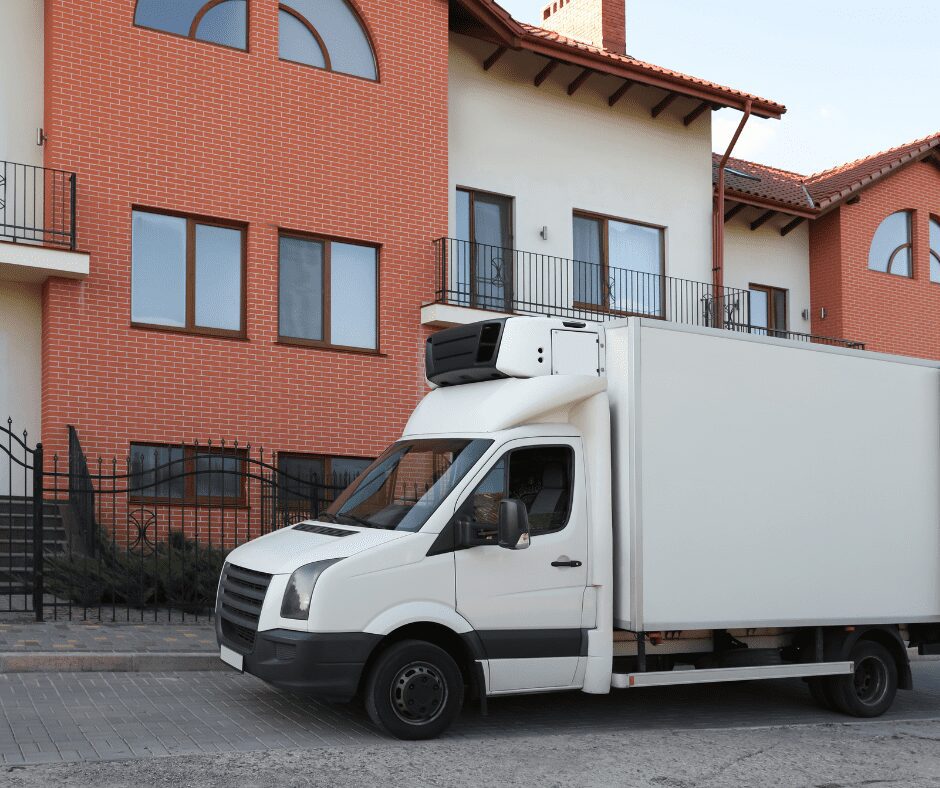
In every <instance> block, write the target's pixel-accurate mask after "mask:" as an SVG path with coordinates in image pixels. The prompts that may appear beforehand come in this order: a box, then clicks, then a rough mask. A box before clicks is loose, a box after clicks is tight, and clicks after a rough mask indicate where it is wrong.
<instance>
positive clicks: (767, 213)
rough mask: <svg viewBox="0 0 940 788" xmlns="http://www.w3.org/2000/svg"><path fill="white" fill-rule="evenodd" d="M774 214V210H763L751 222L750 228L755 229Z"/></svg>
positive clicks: (775, 213)
mask: <svg viewBox="0 0 940 788" xmlns="http://www.w3.org/2000/svg"><path fill="white" fill-rule="evenodd" d="M776 215H777V212H776V211H764V213H762V214H761V215H760V216H758V217H757V218H756V219H755V220H754V221H753V222H751V230H756V229H757V228H758V227H760V226H761V225H763V224H765V223H766V222H767V221H768V220H770V219H773V218H774V216H776Z"/></svg>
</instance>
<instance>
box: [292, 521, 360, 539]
mask: <svg viewBox="0 0 940 788" xmlns="http://www.w3.org/2000/svg"><path fill="white" fill-rule="evenodd" d="M294 530H295V531H306V532H307V533H308V534H322V535H323V536H352V535H353V534H357V533H359V532H358V531H346V530H344V529H342V528H328V527H327V526H325V525H317V524H316V523H300V524H299V525H295V526H294Z"/></svg>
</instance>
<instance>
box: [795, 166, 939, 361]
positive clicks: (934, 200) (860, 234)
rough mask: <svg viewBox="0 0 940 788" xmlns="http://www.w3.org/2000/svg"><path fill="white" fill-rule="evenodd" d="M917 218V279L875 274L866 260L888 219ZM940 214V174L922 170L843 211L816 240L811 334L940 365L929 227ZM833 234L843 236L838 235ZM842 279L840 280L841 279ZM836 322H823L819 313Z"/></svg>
mask: <svg viewBox="0 0 940 788" xmlns="http://www.w3.org/2000/svg"><path fill="white" fill-rule="evenodd" d="M900 210H913V211H914V217H913V232H912V236H913V244H914V265H913V277H912V278H910V279H908V278H906V277H901V276H895V275H892V274H885V273H880V272H877V271H871V270H869V268H868V252H869V248H870V246H871V241H872V237H873V236H874V234H875V230H877V229H878V225H879V224H881V221H882V220H883V219H884V218H885V217H886V216H888V215H889V214H891V213H893V212H895V211H900ZM931 214H933V215H935V216H936V215H938V214H940V169H938V168H937V167H936V166H934V165H933V164H927V163H923V162H918V163H914V164H911V165H909V166H907V167H905V168H903V169H902V170H900V171H899V172H897V173H896V174H894V175H891V176H890V177H888V178H885V179H884V180H882V181H880V182H879V183H877V184H875V185H874V186H872V187H871V188H869V189H867V190H866V191H864V192H862V193H861V199H860V200H859V202H858V203H856V204H855V205H842V207H840V208H839V216H838V217H831V218H830V217H826V218H824V219H822V220H818V221H817V222H816V223H815V225H814V226H813V228H812V229H811V232H810V248H811V251H810V254H811V260H812V262H811V266H812V280H813V281H812V288H813V293H812V298H813V311H814V321H813V330H814V331H816V332H819V333H823V334H833V330H835V329H838V330H837V333H836V334H834V335H836V336H843V337H846V338H849V339H856V340H860V341H862V342H865V345H866V347H867V349H869V350H877V351H882V352H886V353H900V354H903V355H907V356H919V357H923V358H933V359H940V331H938V330H937V326H938V325H940V284H938V283H936V282H931V281H930V258H929V248H930V247H929V220H930V216H931ZM833 228H838V229H836V230H835V231H833ZM835 272H838V275H837V276H836V275H835ZM820 306H827V307H830V315H831V317H830V318H827V319H826V320H824V321H820V320H819V315H818V313H819V307H820Z"/></svg>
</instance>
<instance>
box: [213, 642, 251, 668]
mask: <svg viewBox="0 0 940 788" xmlns="http://www.w3.org/2000/svg"><path fill="white" fill-rule="evenodd" d="M219 656H220V657H221V658H222V661H223V662H224V663H225V664H226V665H228V666H230V667H233V668H235V670H237V671H239V672H240V673H244V671H245V658H244V657H243V656H242V655H241V654H239V653H238V652H237V651H233V650H232V649H230V648H229V647H228V646H219Z"/></svg>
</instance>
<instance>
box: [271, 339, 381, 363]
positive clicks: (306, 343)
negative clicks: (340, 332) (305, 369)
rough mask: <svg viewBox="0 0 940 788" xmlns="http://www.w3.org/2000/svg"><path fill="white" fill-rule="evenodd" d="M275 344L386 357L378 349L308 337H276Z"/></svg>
mask: <svg viewBox="0 0 940 788" xmlns="http://www.w3.org/2000/svg"><path fill="white" fill-rule="evenodd" d="M274 344H275V345H287V346H289V347H304V348H309V349H310V350H326V351H329V352H331V353H354V354H356V355H359V356H375V357H377V358H387V357H388V355H387V354H386V353H382V352H381V351H380V350H370V349H369V348H361V347H347V346H345V345H328V344H326V343H323V342H315V341H313V340H310V339H293V338H291V337H278V338H277V341H276V342H275V343H274Z"/></svg>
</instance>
